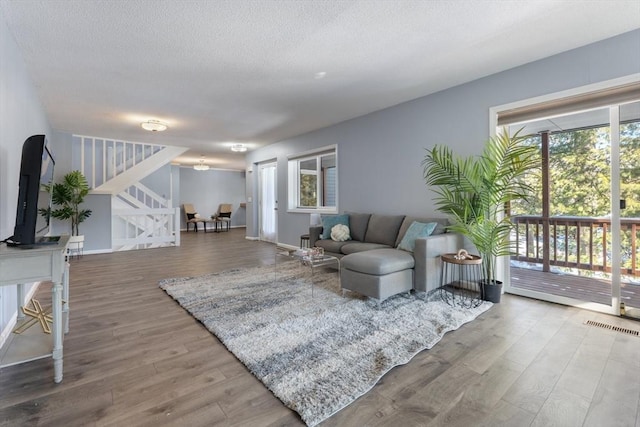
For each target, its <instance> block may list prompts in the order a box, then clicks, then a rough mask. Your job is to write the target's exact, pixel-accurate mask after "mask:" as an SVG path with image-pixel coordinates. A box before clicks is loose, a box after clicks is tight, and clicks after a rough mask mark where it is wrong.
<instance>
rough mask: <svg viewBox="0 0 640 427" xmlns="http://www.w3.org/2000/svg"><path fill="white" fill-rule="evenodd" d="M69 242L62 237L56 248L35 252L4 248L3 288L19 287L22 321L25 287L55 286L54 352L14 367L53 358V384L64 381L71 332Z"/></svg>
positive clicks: (0, 248) (0, 257) (0, 261)
mask: <svg viewBox="0 0 640 427" xmlns="http://www.w3.org/2000/svg"><path fill="white" fill-rule="evenodd" d="M68 242H69V236H61V237H60V240H59V241H58V243H57V244H55V245H43V246H39V247H35V248H33V249H20V248H15V247H7V246H6V245H0V286H8V285H17V294H18V298H17V304H18V321H20V320H22V319H24V314H23V313H22V310H21V309H20V307H21V306H22V305H23V304H24V296H25V295H24V284H25V283H33V282H40V281H51V283H52V285H51V306H52V315H53V325H52V328H51V332H52V335H51V337H52V338H53V348H52V350H51V351H50V352H47V353H45V354H41V355H37V356H33V355H30V356H27V357H25V358H24V360H21V361H19V362H13V363H10V364H11V365H13V364H16V363H22V362H28V361H31V360H35V359H39V358H42V357H47V356H53V371H54V378H53V380H54V381H55V382H56V383H59V382H61V381H62V343H63V340H64V334H65V333H67V332H68V331H69V265H68V264H67V261H66V252H67V244H68ZM63 314H64V316H63ZM63 322H64V323H63ZM34 327H37V326H34ZM41 335H42V336H43V337H44V338H47V337H48V335H45V334H44V333H41ZM12 338H13V337H10V338H9V340H7V343H6V344H5V345H8V346H11V345H13V344H16V343H15V342H9V341H11V340H12ZM16 341H18V340H16ZM5 366H8V365H5ZM0 367H1V366H0Z"/></svg>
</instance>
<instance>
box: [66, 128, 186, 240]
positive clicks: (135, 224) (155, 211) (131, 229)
mask: <svg viewBox="0 0 640 427" xmlns="http://www.w3.org/2000/svg"><path fill="white" fill-rule="evenodd" d="M73 142H74V146H73V154H72V165H73V168H74V169H76V170H80V171H81V172H82V173H83V174H84V175H85V177H87V181H88V182H89V186H90V188H91V192H92V193H95V194H111V195H112V204H111V210H112V212H111V216H112V220H111V225H112V227H111V229H112V235H111V247H112V250H114V251H120V250H131V249H144V248H152V247H160V246H168V245H176V246H179V245H180V219H179V218H180V216H179V215H180V211H179V209H174V208H172V207H171V206H172V202H171V188H172V186H171V184H169V186H168V188H167V194H169V195H170V196H169V198H168V199H167V198H165V197H164V196H160V195H159V194H157V193H156V192H154V191H152V190H151V189H149V188H148V187H146V186H145V185H143V184H142V183H141V182H140V180H141V179H143V178H144V177H146V176H148V175H150V174H151V173H153V172H154V171H156V170H158V169H159V168H161V167H162V166H164V165H166V164H167V163H168V162H170V161H171V160H173V159H174V158H175V157H176V156H178V155H180V154H181V153H183V152H184V151H185V150H186V148H184V147H174V146H162V145H157V144H148V143H140V142H129V141H119V140H114V139H108V138H98V137H92V136H81V135H74V136H73Z"/></svg>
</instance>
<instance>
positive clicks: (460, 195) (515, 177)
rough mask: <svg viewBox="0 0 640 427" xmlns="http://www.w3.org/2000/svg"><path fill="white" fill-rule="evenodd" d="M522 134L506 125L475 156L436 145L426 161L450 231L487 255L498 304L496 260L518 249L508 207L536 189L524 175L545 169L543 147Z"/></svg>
mask: <svg viewBox="0 0 640 427" xmlns="http://www.w3.org/2000/svg"><path fill="white" fill-rule="evenodd" d="M519 133H520V131H518V132H516V133H515V134H514V135H513V136H509V134H508V131H507V129H503V131H502V133H501V134H499V135H498V136H496V137H493V138H490V139H489V141H487V143H486V145H485V148H484V150H483V152H482V154H481V155H480V156H476V157H464V158H463V157H459V156H457V155H456V154H454V153H453V151H452V150H451V149H450V148H448V147H447V146H444V145H436V146H435V147H434V148H433V149H431V150H429V151H428V152H427V155H426V156H425V158H424V160H423V162H422V165H423V167H424V179H425V181H426V183H427V185H429V186H431V187H433V190H434V192H435V193H436V197H435V198H434V202H435V205H436V206H437V209H438V210H439V211H440V212H444V213H446V214H448V215H449V216H450V217H451V219H450V221H451V223H452V225H450V226H449V227H448V229H449V230H450V231H453V232H456V233H460V234H462V235H463V236H465V237H467V238H468V239H469V241H470V242H471V243H472V244H473V245H474V246H475V248H476V250H477V251H478V253H479V254H480V256H481V257H482V275H483V278H482V280H483V283H482V286H483V287H484V288H485V289H484V292H483V295H485V297H493V300H492V301H493V302H500V300H499V298H495V296H496V295H497V296H498V297H499V296H500V293H501V288H502V282H500V281H499V280H498V279H497V275H496V258H497V257H501V256H508V255H510V254H511V253H512V252H513V243H512V242H511V240H510V232H511V230H512V229H513V227H514V225H513V223H512V222H511V220H510V216H509V212H506V211H505V205H507V204H508V203H509V202H511V201H514V200H520V199H524V200H526V199H527V197H528V196H529V195H530V194H532V193H533V189H532V188H531V187H530V186H529V185H528V184H526V182H524V180H523V179H522V178H523V177H524V176H525V174H527V173H528V172H531V171H533V170H535V169H537V168H539V167H540V162H539V156H538V154H539V150H538V148H537V147H536V146H535V145H528V144H527V143H526V140H527V139H528V136H520V135H519ZM489 288H498V289H497V292H495V289H489Z"/></svg>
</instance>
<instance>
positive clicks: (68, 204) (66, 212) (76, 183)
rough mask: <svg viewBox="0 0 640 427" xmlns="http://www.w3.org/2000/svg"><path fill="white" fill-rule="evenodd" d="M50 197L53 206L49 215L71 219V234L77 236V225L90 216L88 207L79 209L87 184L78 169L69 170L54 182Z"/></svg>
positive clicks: (87, 187) (85, 194)
mask: <svg viewBox="0 0 640 427" xmlns="http://www.w3.org/2000/svg"><path fill="white" fill-rule="evenodd" d="M50 188H51V199H52V202H53V205H54V206H59V207H58V208H54V209H52V210H51V216H52V217H54V218H57V219H61V220H71V235H73V236H78V235H79V234H80V233H79V230H78V225H79V224H80V223H81V222H83V221H84V220H86V219H87V218H89V217H90V216H91V210H90V209H80V205H81V204H82V203H83V202H84V198H85V197H86V196H87V194H89V184H88V183H87V179H86V178H85V176H84V175H83V174H82V173H81V172H80V171H77V170H76V171H71V172H69V173H68V174H66V175H65V176H64V178H63V179H62V182H59V183H54V184H53V186H51V187H50Z"/></svg>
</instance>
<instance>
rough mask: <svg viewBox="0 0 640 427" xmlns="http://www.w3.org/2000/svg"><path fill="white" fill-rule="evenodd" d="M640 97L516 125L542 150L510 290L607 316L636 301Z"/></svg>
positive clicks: (639, 295) (516, 208)
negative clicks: (630, 100)
mask: <svg viewBox="0 0 640 427" xmlns="http://www.w3.org/2000/svg"><path fill="white" fill-rule="evenodd" d="M639 107H640V103H638V102H635V103H627V104H622V105H610V106H606V107H602V108H596V109H589V110H586V111H580V112H576V113H569V114H562V115H557V116H553V117H545V118H541V119H538V120H536V119H534V120H529V121H526V122H522V123H514V124H512V125H510V126H509V128H510V131H511V132H512V133H513V132H515V131H516V130H517V129H520V128H523V127H524V130H523V131H522V132H523V133H526V134H532V135H533V136H532V137H531V138H530V143H531V144H536V145H538V146H539V147H540V164H541V170H540V171H539V172H537V173H535V174H532V175H531V176H529V177H527V178H526V179H527V180H529V183H530V184H532V185H533V186H534V187H535V188H536V195H535V197H533V198H532V200H531V201H529V202H528V203H517V204H514V205H512V206H511V210H512V214H514V215H515V217H514V222H516V224H517V227H516V230H515V231H514V233H513V239H514V244H515V246H516V248H517V251H516V254H515V255H514V256H513V257H512V259H511V265H510V272H509V273H510V280H509V281H508V285H507V286H506V291H507V292H510V293H514V294H520V295H525V296H532V297H535V298H540V299H545V300H550V301H553V302H558V303H562V304H568V305H574V306H580V307H585V308H590V309H594V310H598V311H604V312H608V313H617V312H618V310H619V309H621V308H622V309H621V313H624V314H627V315H630V314H634V313H637V312H638V307H640V292H639V291H640V286H639V285H640V282H639V281H638V279H639V278H640V271H639V268H638V252H639V248H638V244H637V243H638V240H639V236H638V233H639V232H640V114H638V108H639Z"/></svg>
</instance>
